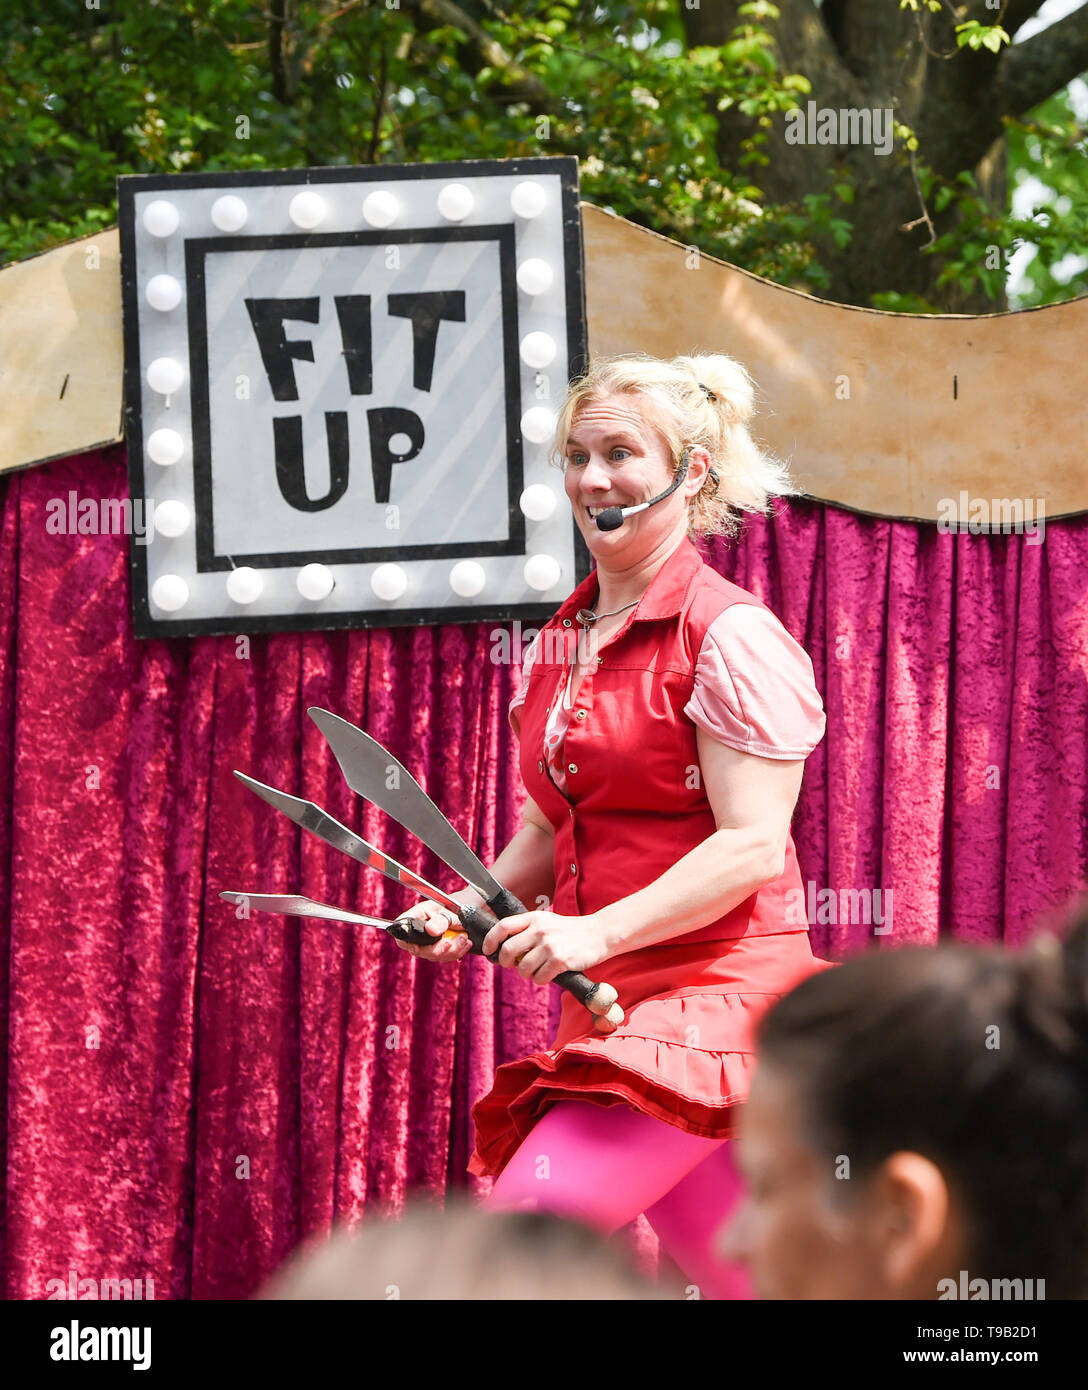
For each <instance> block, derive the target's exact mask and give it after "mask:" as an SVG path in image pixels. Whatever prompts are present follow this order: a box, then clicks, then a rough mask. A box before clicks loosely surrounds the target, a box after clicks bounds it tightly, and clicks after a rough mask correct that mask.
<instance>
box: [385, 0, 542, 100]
mask: <svg viewBox="0 0 1088 1390" xmlns="http://www.w3.org/2000/svg"><path fill="white" fill-rule="evenodd" d="M404 9H405V10H406V11H408V12H409V13H415V14H419V15H422V16H423V17H424V18H425V19H429V20H430V21H431V23H432V24H434V25H435V26H436V27H439V26H442V25H446V24H450V25H452V26H453V27H454V28H455V29H459V30H460V31H461V33H462V34H464V35H465V39H466V43H465V45H464V46H463V48H462V50H461V65H462V67H464V69H465V71H466V72H468V73H470V74H473V75H474V74H475V73H477V72H479V71H480V69H481V68H483V67H489V68H494V69H495V70H496V71H497V72H500V73H502V77H503V83H504V85H505V86H506V87H507V88H508V90H507V92H506V93H505V99H506V101H507V102H509V103H510V104H514V103H516V102H522V101H524V102H528V103H529V105H530V106H531V107H532V108H533V110H534V111H536V112H538V113H542V112H552V113H554V114H558V113H560V112H561V111H562V110H563V104H562V102H561V101H560V100H559V99H558V98H557V97H556V96H555V95H554V94H553V93H552V92H551V91H550V89H549V88H548V87H547V86H546V85H545V84H544V83H543V82H541V80H540V79H539V78H538V77H537V76H536V75H535V74H534V73H531V72H529V71H528V69H527V68H523V67H522V66H521V64H520V63H518V62H516V61H515V60H514V59H513V58H511V57H510V55H509V53H507V52H506V50H505V49H504V48H503V46H502V44H500V43H499V42H497V40H495V39H493V38H492V37H491V35H490V34H489V33H488V32H487V31H486V30H485V29H483V28H482V27H481V26H480V25H479V24H477V22H476V21H475V20H474V19H473V18H472V16H471V15H469V14H466V12H465V11H464V10H463V9H462V8H461V7H460V5H456V4H454V3H453V0H404Z"/></svg>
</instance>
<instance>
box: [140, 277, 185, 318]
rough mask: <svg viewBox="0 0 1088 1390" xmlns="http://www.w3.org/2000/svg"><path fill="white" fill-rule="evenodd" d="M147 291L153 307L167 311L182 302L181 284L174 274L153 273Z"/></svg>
mask: <svg viewBox="0 0 1088 1390" xmlns="http://www.w3.org/2000/svg"><path fill="white" fill-rule="evenodd" d="M145 293H146V295H147V302H148V303H149V304H150V305H151V307H152V309H161V310H162V311H163V312H166V311H167V310H169V309H176V308H177V307H178V305H179V304H180V303H181V286H180V285H179V284H178V282H177V281H176V280H175V279H174V277H173V276H172V275H152V277H151V279H150V280H149V281H148V282H147V290H146V291H145Z"/></svg>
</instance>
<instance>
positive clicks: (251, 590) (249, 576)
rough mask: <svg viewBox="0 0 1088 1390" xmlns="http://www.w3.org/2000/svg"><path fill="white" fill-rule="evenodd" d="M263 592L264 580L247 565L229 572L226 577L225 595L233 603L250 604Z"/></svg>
mask: <svg viewBox="0 0 1088 1390" xmlns="http://www.w3.org/2000/svg"><path fill="white" fill-rule="evenodd" d="M263 590H264V580H263V579H262V578H261V576H260V575H259V574H258V573H257V571H256V570H254V569H250V567H249V566H248V565H242V566H241V567H240V568H239V569H236V570H231V572H230V574H228V575H227V594H228V595H229V596H230V597H231V598H232V599H233V600H234V602H235V603H252V602H253V601H254V599H257V598H260V596H261V593H262V591H263Z"/></svg>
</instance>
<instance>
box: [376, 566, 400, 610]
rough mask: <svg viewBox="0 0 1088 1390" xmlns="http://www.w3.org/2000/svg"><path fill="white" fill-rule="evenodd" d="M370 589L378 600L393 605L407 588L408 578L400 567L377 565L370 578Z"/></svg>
mask: <svg viewBox="0 0 1088 1390" xmlns="http://www.w3.org/2000/svg"><path fill="white" fill-rule="evenodd" d="M370 587H371V588H372V589H373V590H374V593H375V594H376V595H377V597H378V598H380V599H384V600H385V601H386V603H395V602H396V600H397V599H399V598H400V596H401V595H402V594H403V593H404V591H405V590H406V589H407V588H408V576H407V575H406V574H405V573H404V571H403V570H402V569H401V567H400V565H379V566H378V568H377V569H376V570H375V571H374V573H373V574H372V575H371V576H370Z"/></svg>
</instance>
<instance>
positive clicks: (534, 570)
mask: <svg viewBox="0 0 1088 1390" xmlns="http://www.w3.org/2000/svg"><path fill="white" fill-rule="evenodd" d="M560 573H561V570H560V568H559V561H558V560H557V559H556V558H555V556H554V555H530V556H529V558H528V559H527V560H526V561H525V582H526V584H528V586H529V588H530V589H537V590H539V592H540V593H544V591H545V590H547V589H553V588H554V587H555V586H556V584H558V583H559V575H560Z"/></svg>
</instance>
